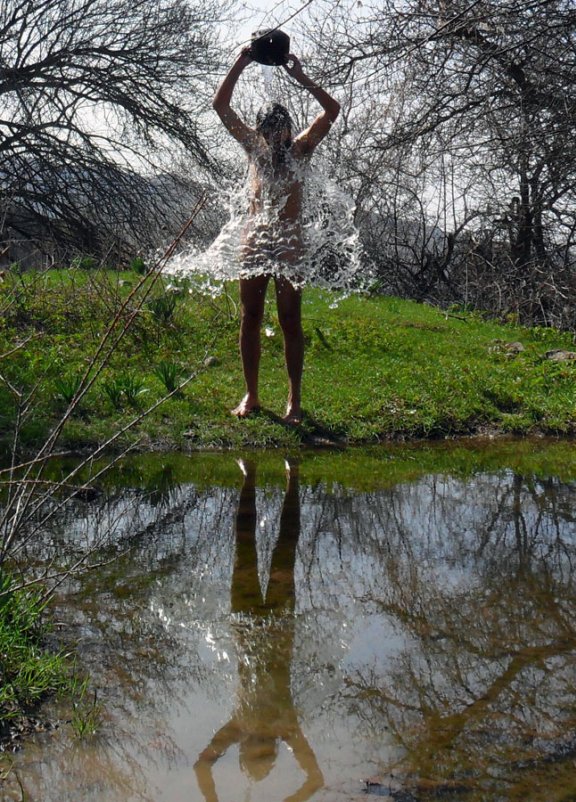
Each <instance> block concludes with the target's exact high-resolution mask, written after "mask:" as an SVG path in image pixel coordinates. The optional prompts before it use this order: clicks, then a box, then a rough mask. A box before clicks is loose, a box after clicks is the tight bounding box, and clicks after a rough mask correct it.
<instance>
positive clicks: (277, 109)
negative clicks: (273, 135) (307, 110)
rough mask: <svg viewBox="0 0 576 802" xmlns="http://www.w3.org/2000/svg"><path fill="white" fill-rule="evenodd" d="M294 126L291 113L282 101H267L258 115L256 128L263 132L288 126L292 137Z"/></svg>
mask: <svg viewBox="0 0 576 802" xmlns="http://www.w3.org/2000/svg"><path fill="white" fill-rule="evenodd" d="M293 127H294V126H293V124H292V118H291V117H290V113H289V111H288V109H287V108H286V107H285V106H283V105H282V104H281V103H266V105H264V106H262V108H261V109H260V110H259V111H258V114H257V115H256V130H257V131H259V132H260V133H262V134H263V133H266V132H271V131H279V130H281V129H282V128H287V129H288V131H289V133H290V137H292V129H293Z"/></svg>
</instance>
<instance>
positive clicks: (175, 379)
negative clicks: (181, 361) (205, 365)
mask: <svg viewBox="0 0 576 802" xmlns="http://www.w3.org/2000/svg"><path fill="white" fill-rule="evenodd" d="M154 373H155V374H156V376H158V378H159V379H160V381H161V382H162V384H163V385H164V387H165V388H166V390H167V392H169V393H173V392H174V390H175V389H176V388H177V387H178V384H179V379H180V378H182V376H183V375H184V371H183V369H182V366H181V365H178V364H177V363H176V362H168V361H166V360H163V361H162V362H159V363H158V365H157V366H156V368H155V369H154Z"/></svg>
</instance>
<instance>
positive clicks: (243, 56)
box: [236, 45, 253, 70]
mask: <svg viewBox="0 0 576 802" xmlns="http://www.w3.org/2000/svg"><path fill="white" fill-rule="evenodd" d="M252 61H253V59H252V56H251V54H250V46H249V45H248V46H247V47H243V48H242V50H241V51H240V53H239V54H238V58H237V59H236V64H237V65H238V66H239V67H240V68H241V69H242V70H243V69H244V68H245V67H247V66H248V65H249V64H252Z"/></svg>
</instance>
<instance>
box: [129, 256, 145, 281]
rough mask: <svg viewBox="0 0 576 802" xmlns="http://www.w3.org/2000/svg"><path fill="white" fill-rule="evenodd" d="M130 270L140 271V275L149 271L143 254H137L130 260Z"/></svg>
mask: <svg viewBox="0 0 576 802" xmlns="http://www.w3.org/2000/svg"><path fill="white" fill-rule="evenodd" d="M130 270H133V271H134V272H135V273H138V275H139V276H143V275H145V274H146V273H147V272H148V266H147V264H146V262H145V261H144V259H142V257H141V256H137V257H136V258H135V259H132V261H131V262H130Z"/></svg>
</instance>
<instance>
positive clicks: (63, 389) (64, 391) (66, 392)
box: [54, 376, 82, 404]
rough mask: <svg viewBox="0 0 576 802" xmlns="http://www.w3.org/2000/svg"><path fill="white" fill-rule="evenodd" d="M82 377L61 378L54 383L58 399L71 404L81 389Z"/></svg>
mask: <svg viewBox="0 0 576 802" xmlns="http://www.w3.org/2000/svg"><path fill="white" fill-rule="evenodd" d="M81 381H82V377H81V376H59V377H58V378H57V379H55V381H54V387H55V389H56V397H57V398H59V399H60V400H62V401H64V402H65V403H66V404H70V403H71V402H72V400H73V399H74V397H75V396H76V394H77V393H78V390H79V389H80V383H81Z"/></svg>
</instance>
